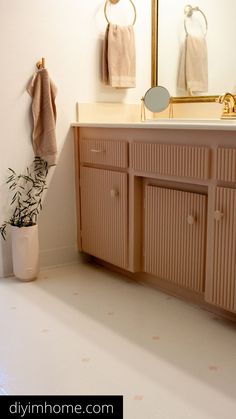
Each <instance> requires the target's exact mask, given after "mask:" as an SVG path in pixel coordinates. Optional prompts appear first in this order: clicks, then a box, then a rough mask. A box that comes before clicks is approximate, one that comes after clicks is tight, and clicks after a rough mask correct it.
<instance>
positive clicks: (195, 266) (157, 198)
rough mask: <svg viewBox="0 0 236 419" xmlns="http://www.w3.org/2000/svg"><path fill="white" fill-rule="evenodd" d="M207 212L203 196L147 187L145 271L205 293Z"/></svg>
mask: <svg viewBox="0 0 236 419" xmlns="http://www.w3.org/2000/svg"><path fill="white" fill-rule="evenodd" d="M206 209H207V197H206V196H205V195H203V194H198V193H190V192H183V191H179V190H174V189H166V188H162V187H156V186H147V187H146V188H145V216H144V219H145V220H144V229H145V233H144V270H145V272H147V273H150V274H152V275H155V276H157V277H159V278H161V279H164V280H167V281H171V282H173V283H176V284H178V285H180V286H183V287H186V288H189V289H192V290H194V291H196V292H203V291H204V282H205V280H204V279H205V241H206Z"/></svg>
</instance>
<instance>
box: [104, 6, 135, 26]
mask: <svg viewBox="0 0 236 419" xmlns="http://www.w3.org/2000/svg"><path fill="white" fill-rule="evenodd" d="M119 1H120V0H106V2H105V6H104V15H105V18H106V20H107V23H110V21H109V19H108V16H107V5H108V3H112V4H116V3H118V2H119ZM129 1H130V3H131V5H132V6H133V9H134V20H133V23H132V24H133V25H134V24H135V22H136V17H137V12H136V7H135V5H134V3H133V1H132V0H129Z"/></svg>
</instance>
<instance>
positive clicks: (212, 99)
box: [151, 0, 219, 103]
mask: <svg viewBox="0 0 236 419" xmlns="http://www.w3.org/2000/svg"><path fill="white" fill-rule="evenodd" d="M157 51H158V0H152V74H151V79H152V87H154V86H157V85H158V72H157V69H158V67H157V60H158V58H157ZM165 87H166V86H165ZM218 97H219V95H215V96H175V97H173V96H172V100H171V101H172V103H190V102H215V101H216V99H217V98H218Z"/></svg>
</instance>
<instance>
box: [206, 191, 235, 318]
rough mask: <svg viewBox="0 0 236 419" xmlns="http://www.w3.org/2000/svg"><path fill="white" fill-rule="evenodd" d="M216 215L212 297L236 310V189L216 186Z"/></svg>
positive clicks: (212, 300)
mask: <svg viewBox="0 0 236 419" xmlns="http://www.w3.org/2000/svg"><path fill="white" fill-rule="evenodd" d="M213 217H214V248H213V252H214V256H213V277H212V283H211V293H210V296H208V300H209V301H210V302H212V303H214V304H216V305H218V306H220V307H222V308H225V309H226V310H230V311H236V301H235V292H236V190H235V189H230V188H220V187H218V188H216V193H215V207H214V214H213ZM208 295H209V294H208Z"/></svg>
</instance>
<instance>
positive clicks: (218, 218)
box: [214, 210, 224, 221]
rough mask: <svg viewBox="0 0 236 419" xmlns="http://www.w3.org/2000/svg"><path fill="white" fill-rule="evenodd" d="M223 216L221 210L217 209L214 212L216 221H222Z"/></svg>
mask: <svg viewBox="0 0 236 419" xmlns="http://www.w3.org/2000/svg"><path fill="white" fill-rule="evenodd" d="M223 217H224V214H223V212H221V211H219V210H216V211H215V212H214V218H215V220H216V221H220V220H221V219H222V218H223Z"/></svg>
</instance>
